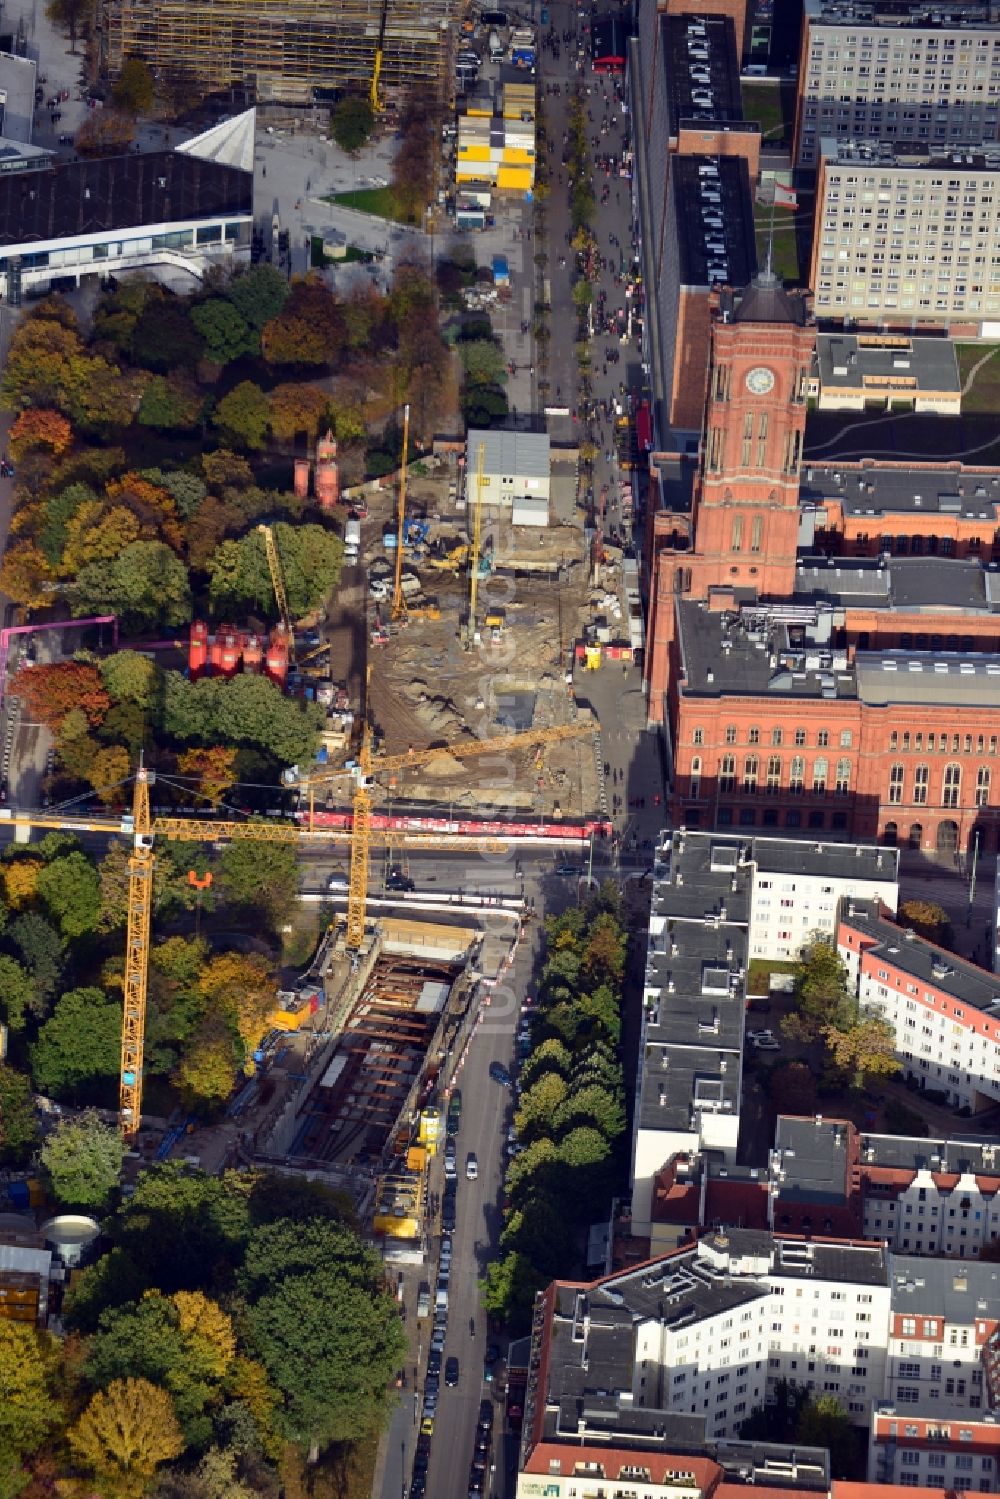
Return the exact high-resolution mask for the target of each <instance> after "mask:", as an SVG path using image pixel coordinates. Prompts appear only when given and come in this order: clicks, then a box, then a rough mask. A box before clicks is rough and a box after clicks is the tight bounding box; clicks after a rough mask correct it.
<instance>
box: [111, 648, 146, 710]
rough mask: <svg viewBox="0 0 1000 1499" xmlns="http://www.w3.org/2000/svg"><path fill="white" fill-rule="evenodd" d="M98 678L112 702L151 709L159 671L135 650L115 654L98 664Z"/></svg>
mask: <svg viewBox="0 0 1000 1499" xmlns="http://www.w3.org/2000/svg"><path fill="white" fill-rule="evenodd" d="M101 677H102V679H103V682H104V685H105V687H106V688H107V691H108V694H109V696H110V697H111V698H112V699H113V700H114V701H115V702H116V703H135V705H136V706H137V707H139V708H144V709H146V708H151V707H152V706H153V704H154V702H155V701H156V698H157V696H158V692H159V685H160V669H159V667H158V666H157V665H156V662H155V661H152V660H150V658H149V657H148V656H144V655H142V654H141V652H139V651H115V653H114V654H113V655H111V656H105V657H104V659H103V660H102V662H101Z"/></svg>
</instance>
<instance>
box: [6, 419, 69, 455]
mask: <svg viewBox="0 0 1000 1499" xmlns="http://www.w3.org/2000/svg"><path fill="white" fill-rule="evenodd" d="M72 441H73V428H72V427H71V426H70V424H69V422H68V420H67V419H66V417H64V416H63V414H62V412H61V411H49V410H47V409H46V408H45V407H42V406H32V407H29V409H28V410H27V411H22V412H21V414H20V415H19V416H18V417H17V419H16V420H15V422H14V425H13V426H12V427H11V429H10V438H9V440H8V447H9V449H10V454H11V457H12V458H14V459H16V460H20V459H21V458H23V457H24V454H25V453H27V452H30V450H31V449H32V448H50V449H51V451H52V452H53V453H54V454H56V456H57V457H58V455H59V454H60V453H65V451H66V449H67V448H68V447H69V445H70V443H71V442H72Z"/></svg>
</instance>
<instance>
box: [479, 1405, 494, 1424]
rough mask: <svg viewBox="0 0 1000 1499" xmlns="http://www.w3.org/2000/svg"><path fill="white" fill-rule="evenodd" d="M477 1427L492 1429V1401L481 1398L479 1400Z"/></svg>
mask: <svg viewBox="0 0 1000 1499" xmlns="http://www.w3.org/2000/svg"><path fill="white" fill-rule="evenodd" d="M479 1429H480V1431H492V1430H493V1401H492V1400H487V1399H483V1400H480V1402H479Z"/></svg>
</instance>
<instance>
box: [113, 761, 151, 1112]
mask: <svg viewBox="0 0 1000 1499" xmlns="http://www.w3.org/2000/svg"><path fill="white" fill-rule="evenodd" d="M151 779H152V776H151V773H150V772H149V771H148V770H146V769H145V767H144V766H143V765H142V764H140V766H139V769H138V771H137V772H136V777H135V792H134V795H133V798H132V820H133V833H132V853H131V854H130V856H129V861H128V927H127V932H126V937H125V983H124V990H123V998H124V1014H123V1016H122V1051H121V1070H120V1073H119V1081H118V1120H119V1126H120V1128H121V1132H122V1134H123V1135H125V1136H126V1138H129V1137H131V1136H132V1135H134V1134H135V1133H136V1131H137V1130H138V1128H139V1120H140V1119H141V1117H142V1073H143V1052H144V1047H145V1037H146V988H147V982H148V975H149V934H150V928H151V924H152V920H153V870H154V866H155V859H154V857H153V835H152V828H151V826H150V818H149V783H150V780H151Z"/></svg>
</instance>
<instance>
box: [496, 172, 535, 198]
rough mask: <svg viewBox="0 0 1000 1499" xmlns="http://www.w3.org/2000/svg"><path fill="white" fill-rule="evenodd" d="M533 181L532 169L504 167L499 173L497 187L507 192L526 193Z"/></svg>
mask: <svg viewBox="0 0 1000 1499" xmlns="http://www.w3.org/2000/svg"><path fill="white" fill-rule="evenodd" d="M532 180H533V173H532V170H531V168H530V167H512V166H502V167H501V168H500V170H499V172H498V173H497V187H498V188H500V189H501V190H502V191H506V192H519V193H526V192H527V191H528V190H529V188H530V187H531V184H532Z"/></svg>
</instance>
